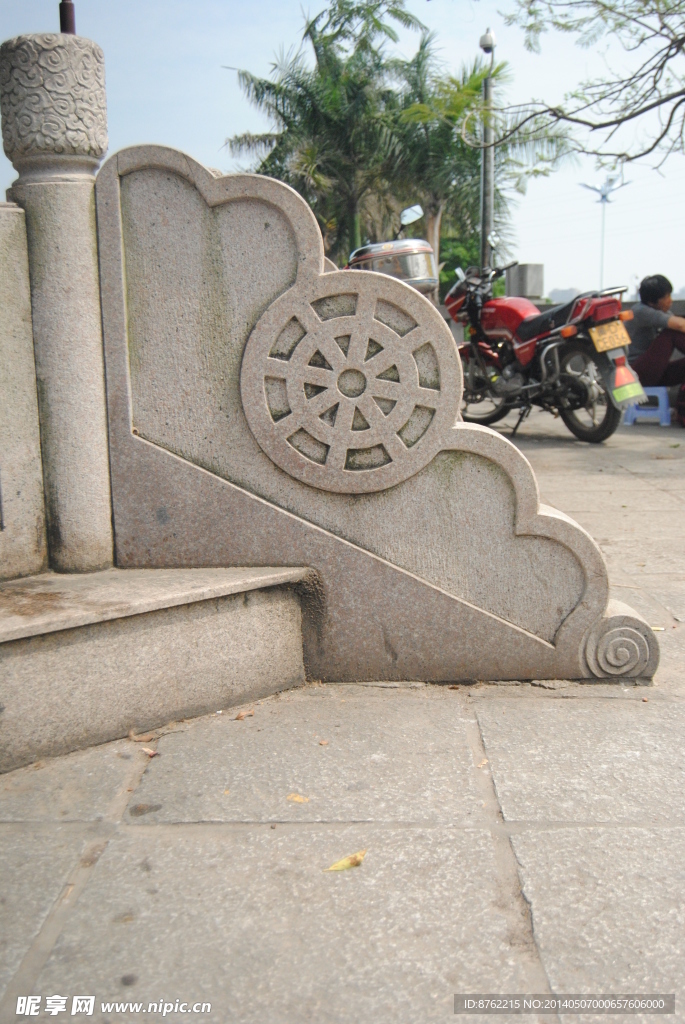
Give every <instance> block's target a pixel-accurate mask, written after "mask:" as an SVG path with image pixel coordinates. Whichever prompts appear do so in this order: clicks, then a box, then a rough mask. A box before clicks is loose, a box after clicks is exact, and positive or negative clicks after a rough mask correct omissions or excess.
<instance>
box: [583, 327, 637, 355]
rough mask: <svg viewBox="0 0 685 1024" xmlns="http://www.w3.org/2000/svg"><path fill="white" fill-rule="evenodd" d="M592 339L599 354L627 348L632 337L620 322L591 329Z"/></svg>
mask: <svg viewBox="0 0 685 1024" xmlns="http://www.w3.org/2000/svg"><path fill="white" fill-rule="evenodd" d="M590 337H591V338H592V343H593V344H594V346H595V348H596V349H597V351H598V352H609V351H610V349H612V348H625V346H626V345H630V335H629V334H628V332H627V330H626V329H625V327H624V326H623V324H622V322H621V321H620V320H612V322H611V323H610V324H600V326H599V327H591V328H590Z"/></svg>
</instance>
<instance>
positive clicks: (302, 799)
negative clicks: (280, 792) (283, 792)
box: [286, 793, 309, 804]
mask: <svg viewBox="0 0 685 1024" xmlns="http://www.w3.org/2000/svg"><path fill="white" fill-rule="evenodd" d="M286 800H290V801H291V803H294V804H308V803H309V797H308V796H300V794H299V793H288V795H287V797H286Z"/></svg>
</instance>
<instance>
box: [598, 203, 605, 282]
mask: <svg viewBox="0 0 685 1024" xmlns="http://www.w3.org/2000/svg"><path fill="white" fill-rule="evenodd" d="M601 203H602V243H601V246H600V259H599V290H600V292H601V290H602V288H603V287H604V227H605V221H606V212H607V200H606V199H602V200H601Z"/></svg>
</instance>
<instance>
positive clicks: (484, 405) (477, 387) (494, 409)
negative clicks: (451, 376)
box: [461, 357, 511, 427]
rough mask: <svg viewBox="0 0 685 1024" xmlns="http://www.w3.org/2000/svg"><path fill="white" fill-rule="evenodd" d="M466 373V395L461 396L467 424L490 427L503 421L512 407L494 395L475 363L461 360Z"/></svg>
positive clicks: (462, 410)
mask: <svg viewBox="0 0 685 1024" xmlns="http://www.w3.org/2000/svg"><path fill="white" fill-rule="evenodd" d="M461 365H462V369H463V371H464V393H463V395H462V396H461V415H462V419H463V420H464V422H465V423H480V424H482V425H483V426H486V427H487V426H489V425H490V424H491V423H497V422H499V420H503V419H504V417H505V416H506V415H507V413H508V412H510V411H511V407H510V406H509V405H508V404H507V401H506V399H505V398H502V397H501V396H500V395H494V394H493V393H492V391H491V390H490V383H489V381H488V380H486V379H485V378H484V377H483V374H482V372H481V371H480V370H479V369H478V367H477V366H476V365H475V363H473V364H472V363H471V361H470V360H469V359H464V358H463V357H462V360H461Z"/></svg>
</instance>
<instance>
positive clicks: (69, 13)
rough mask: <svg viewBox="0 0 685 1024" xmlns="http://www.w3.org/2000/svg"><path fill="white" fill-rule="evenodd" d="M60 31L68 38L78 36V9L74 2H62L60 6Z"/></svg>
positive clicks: (69, 0)
mask: <svg viewBox="0 0 685 1024" xmlns="http://www.w3.org/2000/svg"><path fill="white" fill-rule="evenodd" d="M59 30H60V32H62V33H64V35H67V36H75V35H76V8H75V7H74V4H73V0H61V3H60V5H59Z"/></svg>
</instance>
